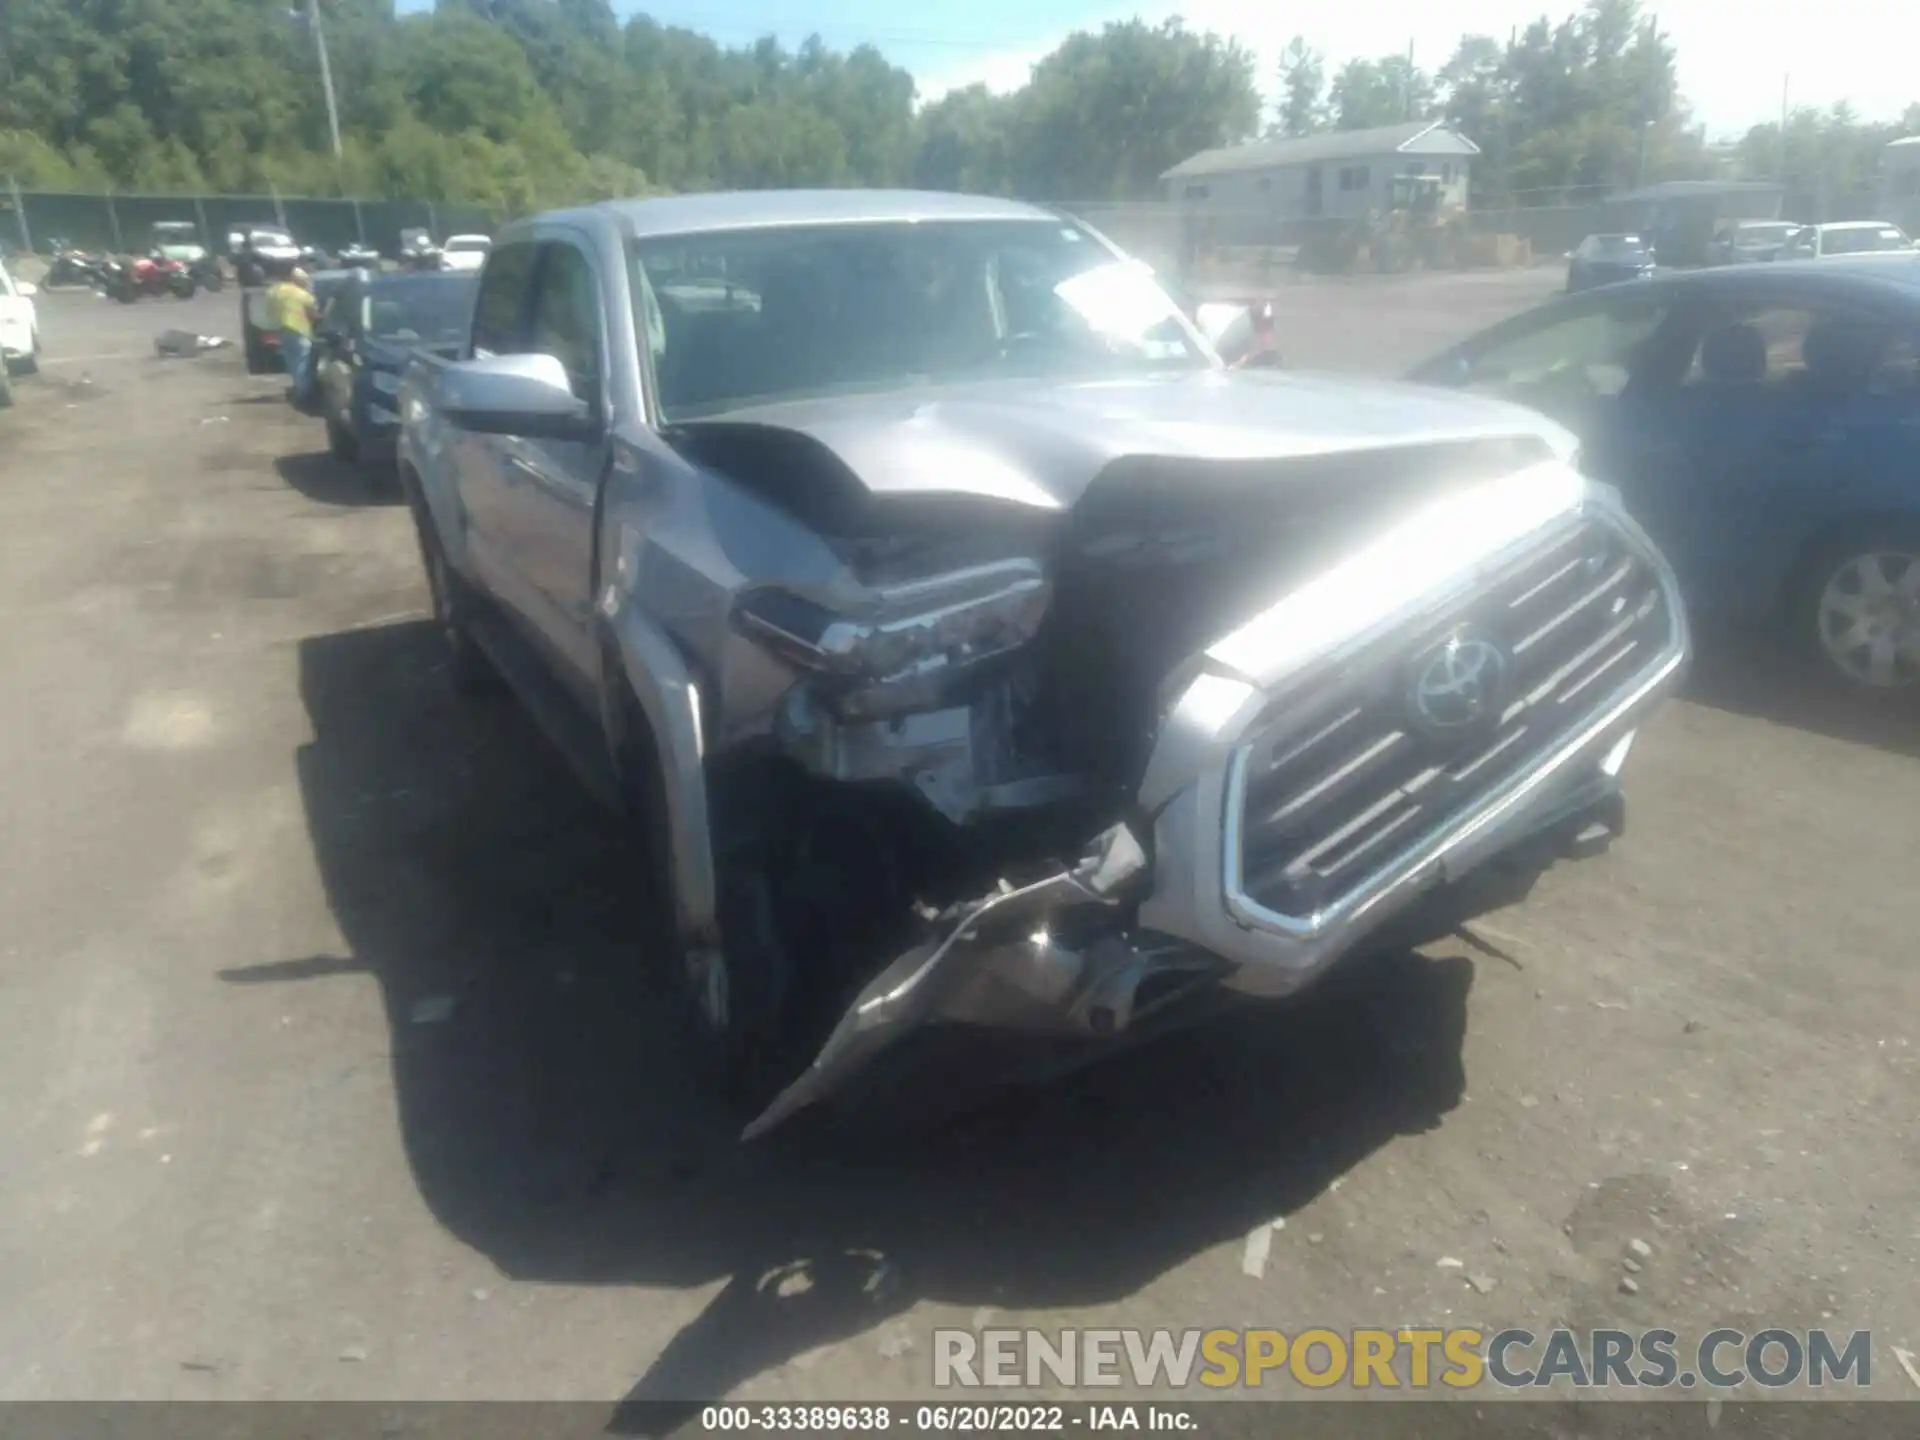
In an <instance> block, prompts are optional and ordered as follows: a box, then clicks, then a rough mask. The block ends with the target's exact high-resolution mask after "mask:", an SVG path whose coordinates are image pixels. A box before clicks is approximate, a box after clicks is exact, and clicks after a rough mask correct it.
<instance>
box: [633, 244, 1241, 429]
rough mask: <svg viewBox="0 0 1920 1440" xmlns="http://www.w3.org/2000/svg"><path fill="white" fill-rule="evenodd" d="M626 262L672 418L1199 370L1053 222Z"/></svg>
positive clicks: (1112, 268) (1141, 282) (1179, 340)
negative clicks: (868, 395)
mask: <svg viewBox="0 0 1920 1440" xmlns="http://www.w3.org/2000/svg"><path fill="white" fill-rule="evenodd" d="M632 253H633V260H634V268H635V284H634V293H635V296H636V300H635V303H636V305H637V306H638V307H639V308H640V311H641V313H640V314H639V315H638V316H637V317H636V320H637V325H638V329H639V331H640V333H641V334H643V335H645V336H646V337H647V340H648V345H649V348H650V350H651V352H652V358H653V368H654V373H655V376H656V378H657V382H658V385H659V391H660V401H661V409H662V411H663V413H664V415H665V416H666V418H667V419H669V420H673V419H689V418H694V417H696V416H701V415H712V414H717V413H719V412H721V411H724V410H727V409H729V408H732V407H734V406H738V405H744V404H748V403H751V402H755V401H767V400H778V399H791V398H797V397H800V396H806V395H818V394H824V393H832V392H835V391H840V390H851V389H879V388H892V387H906V386H912V385H920V384H932V383H937V382H942V381H952V380H973V379H991V378H995V377H1002V376H1032V377H1040V376H1046V377H1053V376H1060V377H1069V376H1093V375H1102V374H1119V373H1137V372H1140V371H1143V370H1165V369H1191V368H1197V367H1201V366H1205V365H1208V364H1210V363H1212V362H1211V359H1210V357H1209V356H1208V355H1207V354H1206V352H1205V351H1204V349H1203V348H1202V347H1201V346H1200V345H1199V343H1198V342H1197V341H1196V340H1195V339H1194V337H1193V335H1192V333H1191V332H1190V331H1189V330H1188V329H1187V327H1186V325H1185V324H1184V323H1183V321H1182V320H1181V319H1180V317H1179V314H1178V310H1177V308H1176V306H1175V304H1174V301H1173V300H1172V299H1171V298H1170V297H1169V296H1168V295H1167V293H1166V292H1165V291H1164V290H1162V289H1161V288H1160V286H1159V285H1158V284H1157V283H1156V282H1155V280H1154V279H1153V276H1152V273H1151V272H1150V271H1148V270H1147V269H1146V268H1145V267H1144V266H1141V265H1139V264H1137V263H1133V262H1125V261H1120V260H1117V259H1116V258H1115V257H1114V256H1113V254H1112V253H1111V252H1110V251H1108V250H1107V249H1106V248H1105V247H1104V246H1102V245H1101V244H1100V243H1099V242H1098V241H1096V240H1094V239H1092V238H1091V237H1090V236H1088V235H1087V234H1086V233H1085V232H1084V231H1081V230H1079V229H1077V228H1076V227H1074V226H1071V225H1067V224H1063V223H1061V222H1059V221H1051V220H1011V221H978V220H976V221H955V222H948V223H922V224H913V225H907V224H892V223H886V224H874V225H835V226H808V227H793V228H779V229H766V230H751V231H726V232H720V233H715V234H709V235H691V236H687V235H679V236H673V237H671V238H662V239H655V240H640V241H636V242H634V243H633V247H632Z"/></svg>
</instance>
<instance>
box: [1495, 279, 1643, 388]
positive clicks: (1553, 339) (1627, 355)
mask: <svg viewBox="0 0 1920 1440" xmlns="http://www.w3.org/2000/svg"><path fill="white" fill-rule="evenodd" d="M1668 313H1669V312H1668V310H1667V307H1665V306H1664V305H1657V304H1648V303H1637V304H1624V305H1623V304H1618V303H1615V304H1609V305H1596V306H1593V307H1592V308H1587V309H1582V310H1580V311H1578V312H1577V313H1575V314H1572V315H1568V316H1565V317H1564V318H1562V319H1559V320H1557V321H1550V322H1548V323H1547V324H1545V325H1541V326H1538V327H1536V328H1534V329H1531V330H1528V331H1526V332H1525V333H1523V334H1520V335H1515V336H1513V337H1512V338H1511V339H1507V340H1496V341H1494V342H1493V343H1492V344H1491V345H1489V346H1488V347H1487V348H1486V349H1484V350H1481V351H1480V352H1479V353H1478V354H1476V355H1474V356H1472V357H1471V359H1470V361H1469V365H1468V371H1467V378H1466V384H1467V388H1469V389H1472V390H1490V391H1494V392H1496V393H1498V394H1501V395H1506V396H1509V397H1511V398H1514V399H1517V400H1520V401H1521V402H1522V403H1525V404H1536V405H1539V404H1543V402H1544V401H1545V400H1547V399H1551V398H1553V397H1554V396H1560V395H1566V396H1579V397H1585V398H1599V399H1606V398H1610V397H1612V396H1615V395H1618V394H1619V393H1620V392H1621V391H1623V390H1625V389H1626V388H1627V382H1628V381H1629V380H1631V379H1632V378H1633V376H1634V373H1635V366H1636V363H1637V362H1638V360H1639V359H1640V356H1641V353H1642V347H1644V346H1646V345H1647V343H1648V342H1649V341H1651V340H1652V339H1653V337H1654V336H1655V334H1657V333H1658V331H1659V329H1660V327H1661V325H1662V324H1663V323H1665V321H1666V318H1667V315H1668Z"/></svg>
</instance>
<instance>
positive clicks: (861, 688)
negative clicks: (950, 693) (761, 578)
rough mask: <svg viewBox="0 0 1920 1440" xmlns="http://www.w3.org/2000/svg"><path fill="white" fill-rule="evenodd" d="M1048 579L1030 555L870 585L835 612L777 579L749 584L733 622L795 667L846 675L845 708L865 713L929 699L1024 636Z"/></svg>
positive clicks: (1040, 612) (1036, 621) (1041, 610)
mask: <svg viewBox="0 0 1920 1440" xmlns="http://www.w3.org/2000/svg"><path fill="white" fill-rule="evenodd" d="M1049 590H1050V587H1049V586H1048V583H1047V577H1046V572H1045V571H1044V570H1042V569H1041V567H1040V565H1039V563H1038V562H1037V561H1034V560H1024V559H1023V560H1005V561H998V562H996V563H994V564H990V565H976V566H970V567H968V568H967V569H964V570H953V571H949V572H947V573H945V574H941V575H932V576H927V577H925V578H923V579H917V580H911V581H905V582H902V583H899V584H894V585H886V586H881V587H876V588H874V589H873V590H871V591H870V592H869V594H870V595H871V597H872V603H871V604H870V605H867V606H864V607H862V611H861V613H859V614H857V615H847V614H841V613H839V612H837V611H834V610H830V609H828V608H827V607H825V606H823V605H819V604H817V603H815V602H814V601H811V600H808V599H807V598H805V597H804V596H801V595H796V594H794V593H793V592H792V591H790V590H783V589H780V588H777V587H768V588H765V589H760V590H754V591H751V592H749V593H748V594H747V595H746V596H745V597H744V598H743V599H742V600H741V602H740V605H739V608H738V610H737V611H736V616H737V619H738V623H739V626H740V628H741V630H742V631H744V632H745V633H746V634H748V635H751V636H752V637H753V638H754V639H755V640H757V641H759V642H760V643H762V644H764V645H766V646H768V647H769V648H771V649H773V650H776V651H778V652H779V653H780V654H782V655H784V656H785V657H786V658H787V659H789V660H791V661H792V662H793V663H795V664H797V665H802V666H805V667H806V668H807V669H809V670H815V671H818V672H820V673H821V674H823V675H828V676H835V677H839V678H841V679H842V680H844V681H845V682H846V683H845V685H844V688H843V698H844V700H845V702H846V705H845V708H847V709H848V710H850V711H855V712H858V713H864V714H868V715H875V714H884V713H888V712H897V711H899V710H903V709H911V708H914V707H916V706H919V705H924V704H928V703H932V702H933V701H935V700H937V699H938V698H939V697H940V695H941V694H943V693H944V692H945V690H946V689H947V688H948V687H949V686H950V684H951V683H952V682H953V681H954V680H956V679H958V678H959V677H960V676H961V675H963V674H965V673H966V672H967V671H969V670H970V669H971V668H972V667H974V666H975V665H978V664H979V663H981V662H982V661H986V660H990V659H992V658H994V657H995V656H999V655H1004V654H1006V653H1007V652H1008V651H1010V650H1015V649H1018V648H1019V647H1020V646H1022V645H1024V644H1026V643H1027V642H1028V641H1029V640H1031V639H1032V638H1033V636H1034V633H1035V632H1036V631H1037V630H1038V629H1039V628H1040V620H1041V617H1042V616H1044V615H1045V614H1046V609H1047V599H1048V595H1049Z"/></svg>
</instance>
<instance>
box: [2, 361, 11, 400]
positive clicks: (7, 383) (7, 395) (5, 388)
mask: <svg viewBox="0 0 1920 1440" xmlns="http://www.w3.org/2000/svg"><path fill="white" fill-rule="evenodd" d="M12 405H13V379H12V377H11V376H9V375H8V374H7V367H6V366H5V365H0V410H6V409H9V408H10V407H11V406H12Z"/></svg>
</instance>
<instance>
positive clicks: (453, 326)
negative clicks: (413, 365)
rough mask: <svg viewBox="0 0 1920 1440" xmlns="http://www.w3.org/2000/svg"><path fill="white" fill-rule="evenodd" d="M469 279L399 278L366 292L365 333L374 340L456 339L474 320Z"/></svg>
mask: <svg viewBox="0 0 1920 1440" xmlns="http://www.w3.org/2000/svg"><path fill="white" fill-rule="evenodd" d="M475 288H476V284H475V282H473V281H470V280H400V281H389V282H387V283H386V284H383V285H378V286H376V287H375V288H374V289H373V291H372V292H371V293H370V294H369V295H368V296H367V333H368V334H369V335H371V336H373V337H374V338H375V339H377V340H423V341H426V342H428V343H430V344H432V343H439V342H443V341H448V340H457V339H459V338H460V337H461V336H463V335H465V334H466V333H467V330H468V328H469V327H470V326H471V324H472V321H473V292H474V290H475Z"/></svg>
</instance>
